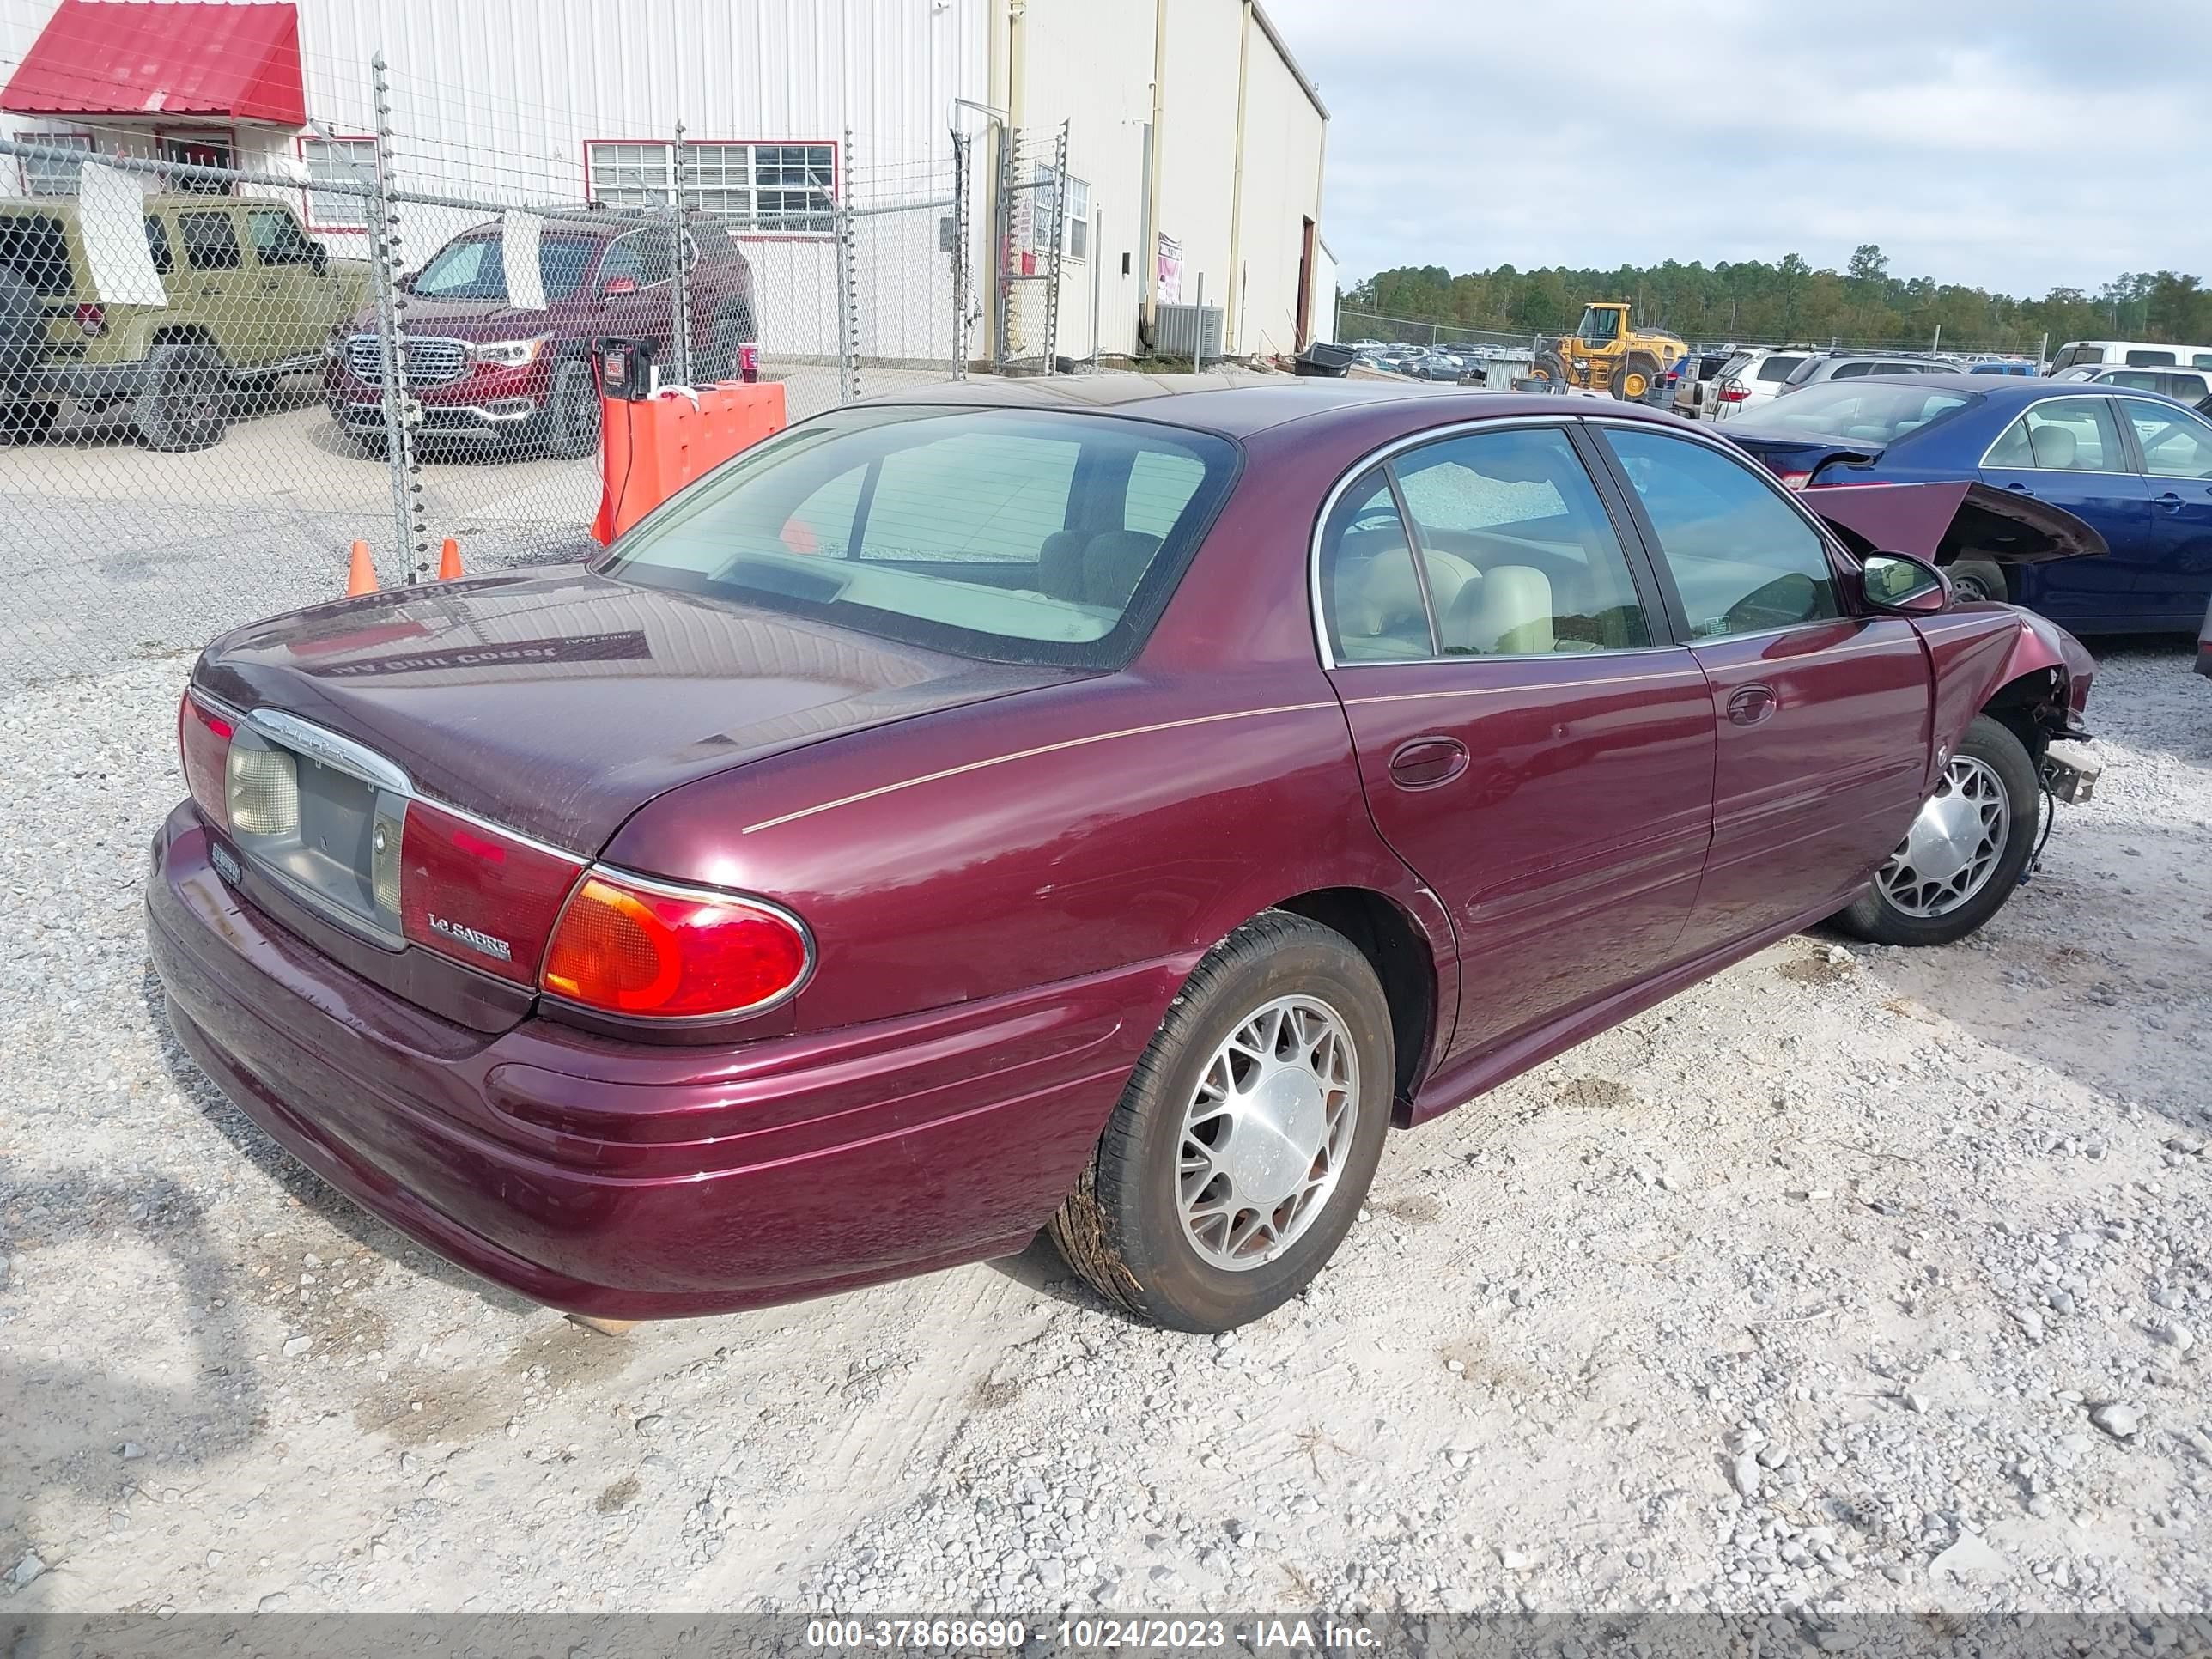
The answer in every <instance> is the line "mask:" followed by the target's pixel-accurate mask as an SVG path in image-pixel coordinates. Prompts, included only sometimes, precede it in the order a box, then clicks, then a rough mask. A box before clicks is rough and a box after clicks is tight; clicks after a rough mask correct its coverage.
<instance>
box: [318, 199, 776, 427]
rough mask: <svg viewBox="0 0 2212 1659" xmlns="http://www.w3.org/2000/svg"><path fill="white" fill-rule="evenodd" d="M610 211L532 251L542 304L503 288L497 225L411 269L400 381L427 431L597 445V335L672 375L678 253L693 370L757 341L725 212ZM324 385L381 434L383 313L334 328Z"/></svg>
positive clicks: (345, 414) (718, 369)
mask: <svg viewBox="0 0 2212 1659" xmlns="http://www.w3.org/2000/svg"><path fill="white" fill-rule="evenodd" d="M604 217H605V222H604V223H594V222H589V221H587V220H585V219H582V218H574V217H572V218H568V219H560V220H555V221H551V222H548V223H547V224H546V225H545V226H544V228H543V230H542V232H541V234H540V236H539V240H538V280H539V283H540V285H541V286H542V288H543V289H544V300H545V304H544V307H543V308H534V307H533V308H526V307H520V306H517V305H516V304H515V303H514V302H513V300H512V299H511V298H510V296H509V294H508V290H507V265H506V260H505V258H504V257H503V255H502V244H501V228H500V226H499V225H498V224H496V223H493V224H490V225H485V226H480V227H478V228H476V229H473V230H470V231H466V232H464V233H463V234H461V235H459V236H457V237H455V238H454V239H453V240H452V241H450V242H448V243H447V244H446V245H445V246H443V247H441V248H440V249H439V250H438V252H436V253H435V254H433V255H432V256H431V257H430V258H429V260H428V263H427V264H424V265H423V267H422V270H420V271H418V272H416V273H415V274H414V275H413V276H410V277H408V278H406V279H405V280H404V283H403V286H404V288H405V289H406V290H407V295H408V299H407V306H406V320H405V328H404V332H405V335H406V339H407V385H408V389H409V391H410V392H412V393H413V394H414V396H415V397H416V399H417V400H418V401H419V402H420V403H421V404H422V421H421V423H420V425H419V426H418V427H417V428H416V429H417V431H418V432H419V433H420V435H422V437H423V438H425V439H429V440H433V441H447V442H453V443H460V444H475V445H490V446H495V447H498V448H500V449H501V450H507V451H514V452H521V451H526V450H535V451H538V452H542V453H548V454H552V455H558V456H572V455H588V454H590V453H592V451H593V450H594V449H596V448H597V447H599V388H598V383H597V381H596V380H595V379H594V378H593V374H592V342H593V341H595V340H598V339H599V338H602V337H608V336H615V337H621V338H623V339H629V340H635V341H639V342H641V343H645V344H647V345H648V346H650V347H651V348H652V349H653V353H654V356H656V358H657V359H659V362H661V363H663V364H664V365H665V366H666V367H667V368H668V369H669V370H670V371H671V374H672V373H674V372H676V365H675V363H674V362H673V360H672V358H671V356H670V352H671V345H672V344H673V343H674V342H675V341H676V339H677V332H678V331H677V283H676V282H675V276H676V260H677V258H678V255H679V252H680V254H681V257H682V258H684V261H685V263H686V265H687V267H688V270H687V273H686V276H687V280H686V282H685V284H684V287H685V289H686V291H687V293H688V295H689V299H690V320H691V340H692V349H693V350H694V351H695V353H696V362H695V363H694V365H693V368H692V372H691V378H692V379H694V380H724V379H728V378H730V377H731V376H732V375H733V374H735V373H736V364H737V357H738V346H739V345H741V344H743V343H746V342H748V341H751V340H754V339H757V332H756V328H757V324H756V318H755V313H754V309H753V283H752V270H751V267H750V265H748V264H747V263H746V261H745V257H744V253H743V252H740V251H739V249H738V245H737V242H736V241H735V240H734V239H732V236H731V235H730V234H729V232H728V231H727V230H726V228H724V227H723V226H722V225H721V224H720V223H719V222H715V221H714V220H711V219H706V218H695V219H693V220H692V221H691V222H690V223H689V224H687V225H686V227H685V228H684V232H683V234H682V236H681V238H680V240H679V239H678V236H677V235H676V234H675V232H674V228H673V227H672V226H671V225H670V223H669V222H668V221H667V220H666V219H665V218H660V219H654V220H649V221H646V220H641V219H639V218H636V217H634V216H630V215H628V214H622V213H614V212H610V213H607V214H606V215H605V216H604ZM325 355H326V356H327V357H328V359H329V368H328V371H327V374H326V375H325V397H326V400H327V402H328V403H329V404H330V410H331V418H332V419H333V420H335V421H336V422H337V423H338V425H339V426H340V427H342V428H344V430H345V431H346V432H347V433H349V435H352V436H353V437H354V438H355V439H356V441H359V442H361V443H362V446H363V447H366V448H369V449H371V450H375V449H378V448H380V447H381V446H382V444H383V442H384V430H385V428H384V354H383V349H382V343H381V341H380V339H379V337H378V335H377V332H376V318H375V314H374V312H369V311H364V312H362V313H361V314H359V315H358V316H356V317H355V318H354V319H352V321H351V323H350V324H349V325H348V326H347V327H345V328H343V329H341V330H339V331H337V332H336V333H334V334H332V335H331V338H330V342H329V346H328V349H327V351H326V353H325Z"/></svg>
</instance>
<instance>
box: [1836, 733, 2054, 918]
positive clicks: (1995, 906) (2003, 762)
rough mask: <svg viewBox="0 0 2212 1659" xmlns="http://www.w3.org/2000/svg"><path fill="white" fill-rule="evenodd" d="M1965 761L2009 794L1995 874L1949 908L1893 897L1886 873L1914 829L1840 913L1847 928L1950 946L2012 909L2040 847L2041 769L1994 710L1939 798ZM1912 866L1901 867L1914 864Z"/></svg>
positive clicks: (1963, 742) (1962, 752)
mask: <svg viewBox="0 0 2212 1659" xmlns="http://www.w3.org/2000/svg"><path fill="white" fill-rule="evenodd" d="M1961 763H1976V764H1978V766H1979V767H1981V768H1982V769H1985V771H1986V773H1987V774H1988V775H1990V776H1993V777H1994V778H1995V780H1996V785H1997V787H2000V788H2001V789H2002V792H2003V794H2004V798H2005V806H2006V817H2005V829H2004V834H2003V836H2002V842H2001V843H2000V844H1999V846H1998V847H1997V849H1996V858H1995V859H1994V860H1993V861H1992V862H1991V864H1990V867H1989V869H1988V872H1987V874H1986V875H1985V876H1984V877H1983V878H1981V879H1980V882H1979V884H1978V885H1977V886H1973V887H1972V889H1971V890H1968V891H1966V892H1965V893H1964V895H1963V896H1962V897H1961V899H1960V901H1959V902H1956V903H1955V904H1954V905H1953V907H1952V908H1942V909H1940V910H1939V913H1938V914H1935V915H1916V914H1914V913H1913V911H1912V910H1911V909H1908V908H1904V907H1902V906H1900V905H1899V903H1898V902H1896V901H1895V900H1894V899H1893V896H1892V893H1891V891H1890V887H1889V884H1887V883H1886V882H1885V880H1884V877H1885V876H1886V875H1887V874H1888V873H1889V872H1891V870H1892V866H1894V865H1896V864H1897V861H1898V860H1899V859H1901V858H1903V857H1904V855H1905V849H1906V848H1907V847H1908V846H1909V845H1910V844H1911V838H1910V837H1909V836H1908V837H1907V839H1906V840H1905V841H1904V842H1899V844H1898V849H1897V851H1896V852H1895V853H1893V854H1891V855H1890V857H1889V858H1888V859H1886V860H1883V862H1882V867H1881V870H1880V871H1878V872H1876V873H1875V882H1874V884H1873V885H1872V886H1870V887H1869V888H1868V889H1867V890H1866V892H1865V893H1864V894H1863V895H1862V896H1860V897H1859V899H1858V900H1857V902H1855V903H1853V904H1852V905H1851V906H1850V908H1848V909H1846V910H1844V911H1842V912H1841V913H1840V914H1838V915H1837V917H1836V922H1837V924H1838V926H1839V927H1843V928H1844V930H1845V931H1847V932H1849V933H1856V934H1857V936H1858V937H1859V938H1861V939H1869V940H1871V941H1873V942H1874V943H1875V944H1876V945H1950V944H1953V943H1955V942H1956V941H1957V940H1960V939H1964V938H1966V935H1967V934H1969V933H1972V932H1973V931H1974V930H1975V929H1976V928H1978V927H1980V926H1981V925H1982V924H1983V923H1984V922H1985V921H1988V920H1989V919H1990V917H1991V916H1993V915H1996V913H1997V912H1998V911H1999V910H2002V908H2004V905H2005V901H2006V900H2007V899H2009V898H2010V897H2011V896H2013V890H2014V889H2015V888H2017V887H2018V886H2019V885H2020V877H2021V871H2023V870H2025V869H2027V861H2028V860H2029V858H2030V857H2032V856H2033V854H2034V851H2035V837H2036V831H2037V829H2038V828H2039V826H2040V824H2041V822H2042V815H2043V791H2042V787H2041V784H2040V783H2039V781H2038V779H2037V776H2036V769H2035V762H2034V760H2033V757H2030V755H2029V754H2028V752H2027V747H2026V745H2025V744H2022V743H2021V740H2020V739H2019V738H2017V737H2016V736H2015V735H2014V734H2013V732H2012V730H2011V728H2010V727H2008V726H2005V725H2004V724H2002V722H2001V721H1998V720H1992V719H1991V718H1990V716H1989V715H1987V714H1977V715H1975V716H1974V719H1973V723H1972V725H1970V726H1967V727H1966V736H1965V737H1964V738H1961V739H1960V743H1959V747H1958V750H1957V751H1956V753H1955V755H1954V757H1953V760H1952V762H1951V763H1950V764H1949V765H1948V766H1947V768H1946V769H1945V771H1946V775H1945V780H1944V782H1943V784H1942V786H1941V787H1939V788H1938V791H1937V797H1938V799H1942V798H1944V797H1945V796H1946V795H1947V794H1949V793H1954V777H1953V774H1954V772H1955V771H1956V770H1957V769H1959V767H1960V764H1961ZM1910 867H1911V866H1909V865H1907V866H1900V868H1902V869H1907V870H1909V869H1910ZM1930 908H1936V907H1934V906H1931V907H1930Z"/></svg>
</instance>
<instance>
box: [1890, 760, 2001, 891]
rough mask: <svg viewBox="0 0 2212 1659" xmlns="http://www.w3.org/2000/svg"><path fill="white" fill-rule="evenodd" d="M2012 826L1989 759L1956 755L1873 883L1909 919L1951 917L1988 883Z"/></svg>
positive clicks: (1997, 779)
mask: <svg viewBox="0 0 2212 1659" xmlns="http://www.w3.org/2000/svg"><path fill="white" fill-rule="evenodd" d="M2011 829H2012V807H2011V805H2010V803H2009V802H2008V801H2007V800H2006V799H2005V787H2004V782H2003V781H2002V779H2000V778H1999V777H1998V776H1997V775H1996V770H1995V769H1993V768H1992V767H1990V765H1989V764H1988V763H1986V762H1984V761H1982V760H1978V759H1977V758H1976V757H1973V756H1972V755H1955V756H1954V757H1952V759H1951V763H1950V764H1949V765H1948V766H1947V767H1946V768H1944V769H1943V781H1942V783H1940V784H1938V785H1937V786H1936V793H1934V794H1933V795H1931V796H1930V797H1929V799H1928V802H1927V805H1924V806H1923V807H1922V808H1921V809H1920V814H1919V816H1918V817H1916V818H1914V819H1913V820H1912V828H1911V829H1908V830H1907V831H1905V839H1904V840H1903V841H1902V842H1899V843H1898V848H1897V850H1896V851H1895V852H1894V853H1892V854H1890V855H1889V860H1888V862H1887V863H1886V864H1884V865H1883V866H1881V869H1880V870H1878V871H1876V872H1875V885H1876V886H1878V887H1879V888H1881V891H1882V893H1883V895H1884V896H1886V897H1887V899H1888V900H1889V902H1891V903H1892V904H1893V905H1895V906H1896V907H1897V908H1899V910H1901V911H1903V912H1904V913H1905V915H1908V916H1925V917H1931V918H1932V917H1936V916H1945V915H1950V914H1951V912H1953V911H1954V910H1956V909H1957V908H1959V907H1960V905H1962V904H1965V903H1966V902H1967V901H1968V900H1970V899H1972V897H1973V896H1975V895H1976V894H1977V893H1978V892H1980V891H1981V890H1982V889H1983V888H1984V887H1985V886H1987V885H1988V884H1989V879H1990V874H1991V872H1994V871H1995V870H1996V866H1997V860H1998V858H1999V857H2000V856H2001V855H2002V853H2003V852H2004V847H2005V840H2006V837H2007V836H2008V834H2009V833H2010V831H2011Z"/></svg>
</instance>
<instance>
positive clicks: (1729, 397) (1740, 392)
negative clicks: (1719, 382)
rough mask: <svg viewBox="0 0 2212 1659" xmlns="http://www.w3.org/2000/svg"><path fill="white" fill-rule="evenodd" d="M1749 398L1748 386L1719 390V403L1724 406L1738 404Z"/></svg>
mask: <svg viewBox="0 0 2212 1659" xmlns="http://www.w3.org/2000/svg"><path fill="white" fill-rule="evenodd" d="M1750 396H1751V388H1750V387H1749V386H1723V387H1722V388H1721V401H1722V402H1723V403H1724V404H1740V403H1741V402H1743V401H1744V400H1745V399H1746V398H1749V397H1750Z"/></svg>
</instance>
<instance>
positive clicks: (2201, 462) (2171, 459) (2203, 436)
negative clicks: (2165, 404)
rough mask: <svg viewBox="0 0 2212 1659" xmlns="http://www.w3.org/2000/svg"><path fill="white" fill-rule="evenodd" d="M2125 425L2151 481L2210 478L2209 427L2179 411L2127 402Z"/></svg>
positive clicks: (2211, 441) (2211, 437)
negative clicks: (2133, 434) (2130, 430)
mask: <svg viewBox="0 0 2212 1659" xmlns="http://www.w3.org/2000/svg"><path fill="white" fill-rule="evenodd" d="M2126 402H2127V411H2128V423H2129V424H2130V426H2132V427H2134V428H2135V429H2136V442H2137V443H2138V444H2140V445H2142V453H2143V471H2146V472H2148V473H2149V474H2150V475H2151V477H2154V478H2212V426H2207V425H2205V423H2204V422H2203V421H2201V420H2199V419H2197V416H2194V415H2191V414H2187V413H2185V412H2184V411H2183V410H2179V409H2160V408H2159V407H2158V406H2157V405H2156V404H2147V403H2144V402H2143V401H2142V400H2141V399H2140V398H2129V399H2127V400H2126Z"/></svg>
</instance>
